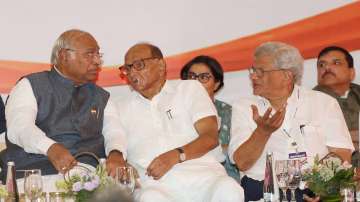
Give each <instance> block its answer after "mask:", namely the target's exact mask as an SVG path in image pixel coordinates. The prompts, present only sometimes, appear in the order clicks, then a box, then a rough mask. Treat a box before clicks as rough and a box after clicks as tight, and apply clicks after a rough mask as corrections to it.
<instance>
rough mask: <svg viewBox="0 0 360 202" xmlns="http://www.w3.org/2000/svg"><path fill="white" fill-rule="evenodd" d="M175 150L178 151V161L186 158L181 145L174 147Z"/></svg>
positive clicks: (180, 161)
mask: <svg viewBox="0 0 360 202" xmlns="http://www.w3.org/2000/svg"><path fill="white" fill-rule="evenodd" d="M176 150H177V151H178V152H179V163H182V162H184V161H185V160H186V154H185V152H184V150H183V149H182V148H181V147H178V148H176Z"/></svg>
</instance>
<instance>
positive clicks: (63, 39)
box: [50, 29, 91, 65]
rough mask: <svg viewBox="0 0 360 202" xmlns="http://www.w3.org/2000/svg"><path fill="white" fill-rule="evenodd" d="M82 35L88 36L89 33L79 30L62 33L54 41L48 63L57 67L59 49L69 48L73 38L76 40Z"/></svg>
mask: <svg viewBox="0 0 360 202" xmlns="http://www.w3.org/2000/svg"><path fill="white" fill-rule="evenodd" d="M83 35H90V36H91V34H90V33H88V32H85V31H82V30H79V29H71V30H68V31H65V32H64V33H62V34H61V35H60V36H59V38H58V39H57V40H56V41H55V44H54V46H53V49H52V52H51V58H50V62H51V64H52V65H58V63H59V52H60V50H61V49H68V48H71V45H72V44H71V43H72V42H73V41H74V39H75V38H78V37H80V36H83Z"/></svg>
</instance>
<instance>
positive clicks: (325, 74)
mask: <svg viewBox="0 0 360 202" xmlns="http://www.w3.org/2000/svg"><path fill="white" fill-rule="evenodd" d="M328 74H329V75H330V74H331V75H333V76H336V75H335V74H334V73H333V72H331V71H326V72H325V73H324V74H323V75H321V78H324V77H325V76H327V75H328Z"/></svg>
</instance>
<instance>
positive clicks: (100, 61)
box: [93, 55, 104, 66]
mask: <svg viewBox="0 0 360 202" xmlns="http://www.w3.org/2000/svg"><path fill="white" fill-rule="evenodd" d="M93 61H94V63H95V64H96V65H99V66H100V65H102V64H103V63H104V61H103V60H102V59H101V57H100V55H94V57H93Z"/></svg>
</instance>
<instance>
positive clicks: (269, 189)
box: [263, 152, 275, 202]
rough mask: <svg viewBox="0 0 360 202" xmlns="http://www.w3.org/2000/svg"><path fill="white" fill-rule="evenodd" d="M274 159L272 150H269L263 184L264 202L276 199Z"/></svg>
mask: <svg viewBox="0 0 360 202" xmlns="http://www.w3.org/2000/svg"><path fill="white" fill-rule="evenodd" d="M272 159H273V154H272V152H268V153H267V154H266V165H265V178H264V186H263V193H264V202H270V201H275V193H274V178H273V170H272Z"/></svg>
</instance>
